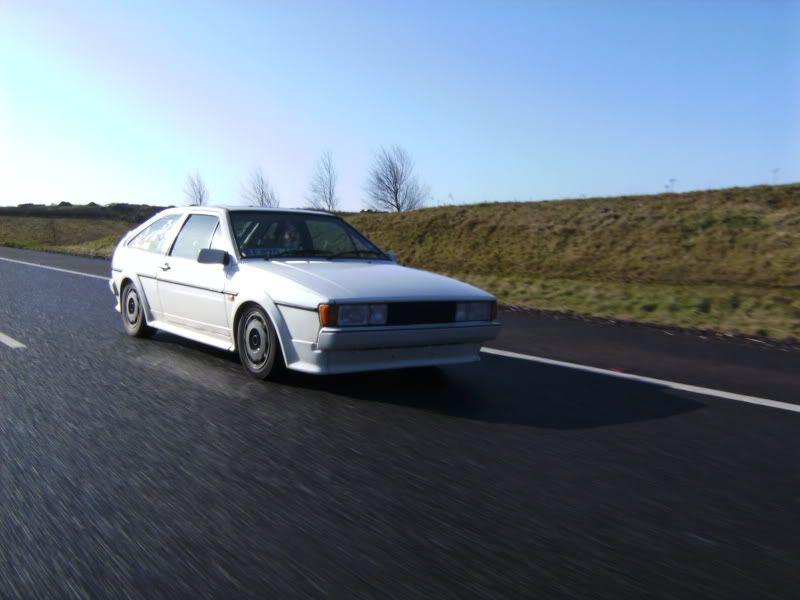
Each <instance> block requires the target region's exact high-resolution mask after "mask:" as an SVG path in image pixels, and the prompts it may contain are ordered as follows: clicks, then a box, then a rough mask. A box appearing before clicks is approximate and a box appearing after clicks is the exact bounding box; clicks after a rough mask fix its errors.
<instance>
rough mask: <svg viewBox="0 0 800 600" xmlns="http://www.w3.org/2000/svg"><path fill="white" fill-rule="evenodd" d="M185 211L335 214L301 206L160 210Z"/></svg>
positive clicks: (172, 212)
mask: <svg viewBox="0 0 800 600" xmlns="http://www.w3.org/2000/svg"><path fill="white" fill-rule="evenodd" d="M186 212H195V213H206V214H216V215H222V214H224V213H226V212H273V213H287V214H305V215H316V216H323V217H335V216H336V215H334V214H332V213H329V212H325V211H321V210H308V209H302V208H266V207H263V206H241V205H238V206H224V205H221V206H176V207H172V208H168V209H166V210H163V211H161V213H163V214H184V213H186Z"/></svg>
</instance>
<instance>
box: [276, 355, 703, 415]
mask: <svg viewBox="0 0 800 600" xmlns="http://www.w3.org/2000/svg"><path fill="white" fill-rule="evenodd" d="M278 383H282V384H285V385H289V386H293V387H300V388H304V389H308V390H316V391H320V392H327V393H330V394H335V395H338V396H345V397H348V398H353V399H357V400H361V401H369V402H380V403H388V404H394V405H397V406H404V407H409V408H413V409H419V410H425V411H430V412H433V413H438V414H442V415H446V416H450V417H458V418H465V419H474V420H479V421H484V422H491V423H504V424H514V425H524V426H530V427H546V428H553V429H581V428H591V427H604V426H609V425H617V424H623V423H634V422H640V421H648V420H653V419H663V418H666V417H671V416H674V415H679V414H682V413H687V412H691V411H694V410H698V409H700V408H703V407H704V406H705V405H704V404H703V403H701V402H698V401H696V400H693V399H690V398H688V397H686V395H685V394H681V393H679V392H675V391H673V390H670V389H667V388H663V387H661V386H658V385H653V384H648V383H641V382H636V381H630V380H625V379H619V378H614V377H607V376H604V375H598V374H593V373H587V372H581V371H576V370H571V369H566V368H562V367H554V366H549V365H541V364H535V363H531V362H527V361H522V360H519V359H514V358H506V357H500V356H486V355H484V356H483V357H482V359H481V362H480V363H473V364H469V365H460V366H453V367H447V368H442V369H403V370H398V371H382V372H370V373H361V374H353V375H336V376H328V377H314V376H310V375H304V374H301V373H295V372H291V371H289V372H286V373H285V374H283V375H281V377H280V378H279V379H278Z"/></svg>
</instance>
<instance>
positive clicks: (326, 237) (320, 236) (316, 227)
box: [308, 219, 356, 253]
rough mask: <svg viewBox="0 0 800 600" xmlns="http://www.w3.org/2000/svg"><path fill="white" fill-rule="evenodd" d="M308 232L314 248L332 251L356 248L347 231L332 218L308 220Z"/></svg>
mask: <svg viewBox="0 0 800 600" xmlns="http://www.w3.org/2000/svg"><path fill="white" fill-rule="evenodd" d="M308 233H309V235H310V236H311V245H312V247H313V248H314V249H315V250H324V251H328V252H334V253H338V252H350V251H352V250H356V246H355V245H354V244H353V239H352V238H351V237H350V235H349V232H348V231H347V230H346V229H345V228H344V227H342V226H341V225H340V224H339V223H338V221H334V220H333V219H328V220H323V221H309V223H308Z"/></svg>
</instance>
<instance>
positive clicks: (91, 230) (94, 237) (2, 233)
mask: <svg viewBox="0 0 800 600" xmlns="http://www.w3.org/2000/svg"><path fill="white" fill-rule="evenodd" d="M132 227H134V224H132V223H126V222H123V221H116V220H111V219H71V218H60V217H55V218H44V217H9V216H2V215H0V243H2V244H6V245H10V246H17V247H19V248H37V249H42V250H54V251H58V252H69V253H72V254H88V255H91V256H110V255H111V253H112V252H113V251H114V246H116V244H117V241H118V240H119V238H120V237H122V235H123V234H124V233H125V232H126V231H128V230H129V229H131V228H132Z"/></svg>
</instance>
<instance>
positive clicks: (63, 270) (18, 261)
mask: <svg viewBox="0 0 800 600" xmlns="http://www.w3.org/2000/svg"><path fill="white" fill-rule="evenodd" d="M0 260H4V261H6V262H11V263H17V264H18V265H27V266H29V267H39V268H40V269H50V270H51V271H59V272H60V273H69V274H71V275H83V276H84V277H93V278H94V279H102V280H103V281H108V280H109V279H110V278H111V277H110V276H109V277H103V276H102V275H94V274H93V273H83V272H81V271H73V270H71V269H62V268H61V267H51V266H50V265H40V264H38V263H32V262H28V261H26V260H17V259H16V258H6V257H5V256H0Z"/></svg>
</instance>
